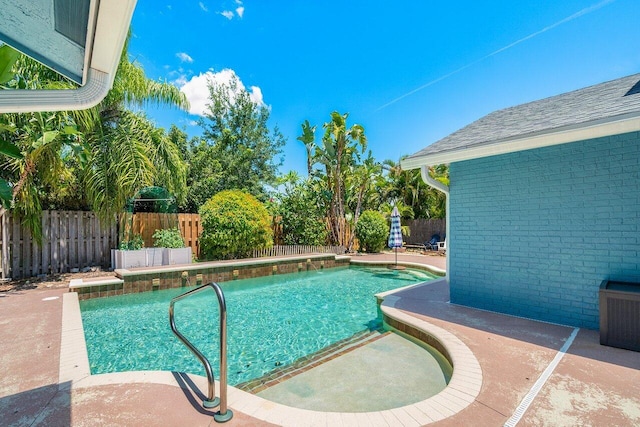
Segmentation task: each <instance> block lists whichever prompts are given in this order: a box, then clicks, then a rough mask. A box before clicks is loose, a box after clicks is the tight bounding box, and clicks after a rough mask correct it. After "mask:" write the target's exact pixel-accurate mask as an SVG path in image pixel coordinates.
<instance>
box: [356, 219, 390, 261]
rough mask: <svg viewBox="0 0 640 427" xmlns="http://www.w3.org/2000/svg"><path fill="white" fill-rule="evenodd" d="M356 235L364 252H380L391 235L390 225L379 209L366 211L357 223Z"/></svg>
mask: <svg viewBox="0 0 640 427" xmlns="http://www.w3.org/2000/svg"><path fill="white" fill-rule="evenodd" d="M355 234H356V237H357V238H358V241H359V242H360V248H361V249H362V250H363V251H364V252H380V251H381V250H382V249H383V248H384V245H385V243H386V240H387V237H388V236H389V225H388V223H387V220H386V219H385V217H384V215H382V214H381V213H380V212H377V211H364V212H363V213H362V215H361V216H360V220H359V221H358V223H357V224H356V232H355Z"/></svg>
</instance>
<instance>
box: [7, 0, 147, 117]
mask: <svg viewBox="0 0 640 427" xmlns="http://www.w3.org/2000/svg"><path fill="white" fill-rule="evenodd" d="M136 1H137V0H110V1H102V2H100V3H99V6H98V11H97V17H95V18H93V17H94V16H95V14H94V12H93V9H92V15H91V17H90V21H89V29H90V30H93V33H92V32H91V31H88V35H87V39H90V38H91V39H92V42H91V44H89V43H87V47H88V48H87V52H86V54H85V63H86V64H87V65H88V67H85V74H86V80H85V82H84V84H83V86H81V87H79V88H77V89H68V90H0V113H22V112H32V111H65V110H84V109H87V108H90V107H93V106H95V105H97V104H98V103H99V102H100V101H102V99H103V98H104V97H105V96H106V95H107V93H108V92H109V90H110V89H111V86H112V85H113V79H114V78H115V74H116V71H117V69H118V65H119V63H120V55H121V54H122V48H123V46H124V43H125V40H126V38H127V33H128V31H129V24H130V23H131V17H132V16H133V10H134V9H135V5H136ZM95 3H96V2H92V6H93V4H95Z"/></svg>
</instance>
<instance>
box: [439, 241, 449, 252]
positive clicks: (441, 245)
mask: <svg viewBox="0 0 640 427" xmlns="http://www.w3.org/2000/svg"><path fill="white" fill-rule="evenodd" d="M437 250H438V251H439V252H440V251H441V252H446V251H447V238H446V237H445V238H444V240H443V241H442V242H438V246H437Z"/></svg>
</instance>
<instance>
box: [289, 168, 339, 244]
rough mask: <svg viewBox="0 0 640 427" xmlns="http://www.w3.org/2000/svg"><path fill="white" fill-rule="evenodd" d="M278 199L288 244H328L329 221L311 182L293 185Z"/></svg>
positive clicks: (294, 183)
mask: <svg viewBox="0 0 640 427" xmlns="http://www.w3.org/2000/svg"><path fill="white" fill-rule="evenodd" d="M278 198H279V203H278V213H279V214H280V216H281V218H282V235H283V240H284V244H285V245H316V246H322V245H326V244H327V239H328V235H329V232H328V230H327V224H326V222H325V209H324V208H323V206H322V205H321V203H320V202H319V198H320V196H319V195H318V193H317V192H316V191H314V188H313V183H312V182H311V181H310V180H306V181H302V182H293V183H292V184H289V185H288V186H286V187H285V192H284V193H282V194H279V196H278Z"/></svg>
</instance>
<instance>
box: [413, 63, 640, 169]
mask: <svg viewBox="0 0 640 427" xmlns="http://www.w3.org/2000/svg"><path fill="white" fill-rule="evenodd" d="M634 88H635V89H636V90H634ZM638 88H640V73H639V74H633V75H631V76H627V77H623V78H620V79H617V80H612V81H609V82H605V83H600V84H597V85H594V86H589V87H586V88H583V89H578V90H575V91H572V92H567V93H563V94H560V95H556V96H552V97H550V98H545V99H541V100H538V101H533V102H529V103H526V104H521V105H517V106H515V107H509V108H505V109H503V110H498V111H494V112H493V113H490V114H488V115H486V116H484V117H482V118H481V119H479V120H476V121H475V122H473V123H471V124H469V125H467V126H465V127H464V128H462V129H460V130H458V131H456V132H454V133H452V134H451V135H449V136H447V137H445V138H442V139H441V140H439V141H437V142H435V143H433V144H431V145H429V146H427V147H426V148H424V149H422V150H420V151H418V152H417V153H415V154H413V155H411V156H409V157H408V158H407V159H415V158H419V157H425V156H429V155H433V154H440V153H445V152H448V151H458V150H464V149H465V148H470V147H479V146H482V145H489V144H495V143H499V142H500V141H505V140H509V141H512V140H517V139H520V138H526V137H528V136H531V135H536V134H541V133H546V132H553V131H554V130H561V129H562V128H566V127H570V126H576V127H579V126H580V125H586V124H588V123H591V122H593V121H596V120H603V119H608V118H614V117H616V116H622V115H625V114H629V113H635V112H639V113H640V90H638Z"/></svg>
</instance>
